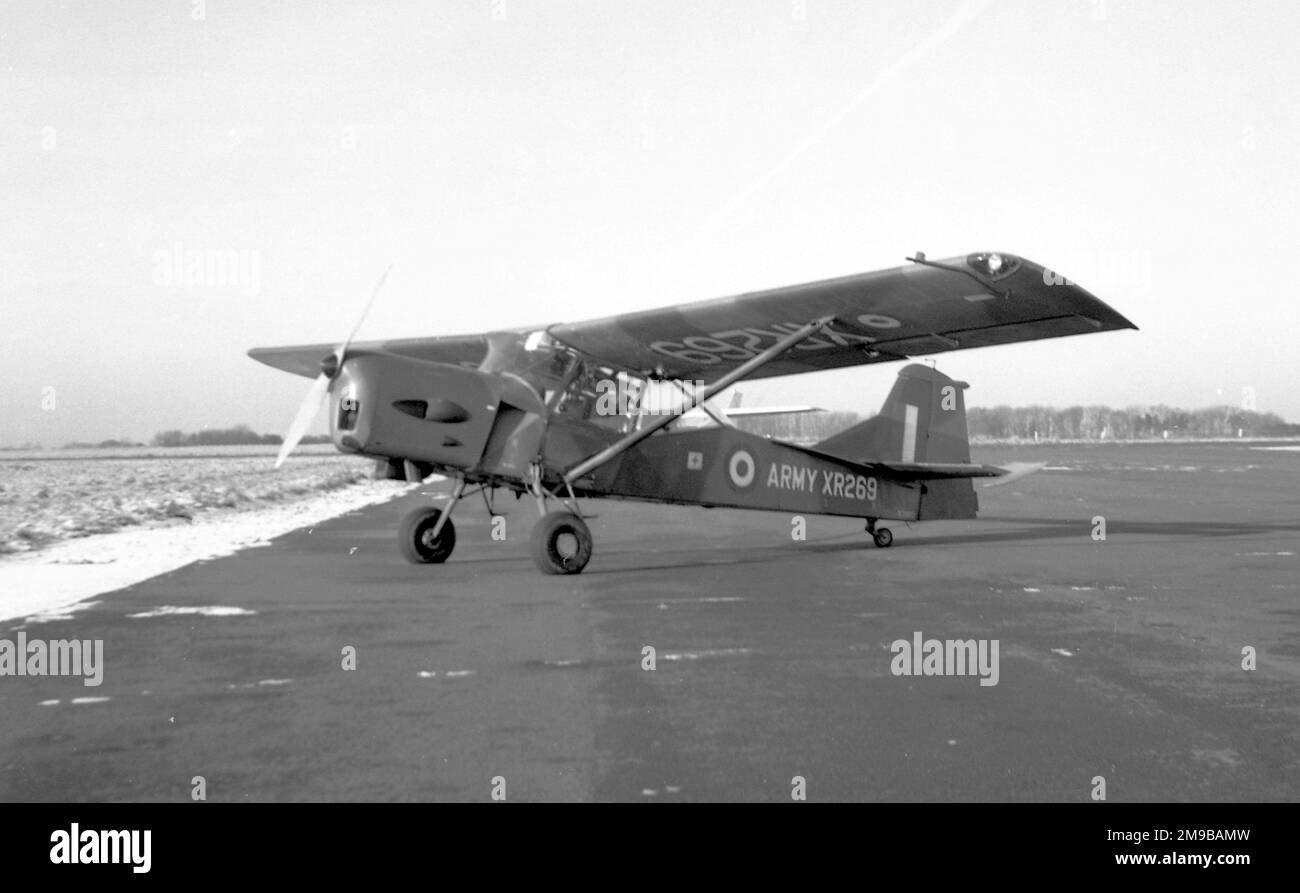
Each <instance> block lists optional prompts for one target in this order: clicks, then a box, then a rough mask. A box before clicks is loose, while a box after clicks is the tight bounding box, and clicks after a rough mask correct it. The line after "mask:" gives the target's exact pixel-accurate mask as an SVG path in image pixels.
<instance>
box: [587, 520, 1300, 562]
mask: <svg viewBox="0 0 1300 893" xmlns="http://www.w3.org/2000/svg"><path fill="white" fill-rule="evenodd" d="M980 520H981V521H983V522H993V523H996V524H999V525H1002V524H1009V525H1018V526H1017V527H1016V528H1015V529H1009V530H1008V529H995V530H989V531H987V532H979V531H976V532H970V533H946V534H945V533H939V534H935V535H933V536H906V535H904V536H899V537H896V538H895V540H894V545H893V546H892V547H891V550H892V549H908V548H915V547H918V546H940V547H942V546H959V545H971V544H976V545H978V544H988V543H1032V542H1036V541H1041V542H1043V543H1046V541H1048V540H1061V539H1067V538H1078V539H1080V540H1081V541H1083V540H1089V541H1090V537H1091V532H1092V524H1091V523H1090V522H1089V520H1088V519H1077V518H1023V517H1021V518H1011V517H984V518H981V519H980ZM1276 533H1286V534H1300V520H1297V521H1277V522H1253V521H1250V522H1240V521H1214V520H1208V519H1207V520H1203V521H1124V520H1119V519H1109V518H1108V519H1107V523H1106V536H1107V539H1108V540H1113V539H1114V538H1115V537H1123V536H1130V537H1134V536H1136V537H1144V538H1146V537H1152V538H1159V537H1186V538H1191V539H1219V538H1224V537H1240V536H1251V535H1261V534H1276ZM868 549H871V550H874V547H873V546H872V545H871V542H870V540H868V539H867V538H866V534H865V533H863V534H857V533H848V534H841V535H839V536H834V537H826V538H823V539H817V540H811V541H808V542H804V543H790V544H782V545H780V546H776V547H773V546H765V547H756V546H741V547H738V548H735V549H728V548H718V547H715V548H713V549H709V550H703V549H685V550H682V551H680V552H674V551H667V550H665V551H663V552H661V553H659V554H662V555H663V556H664V557H665V560H664V561H663V562H662V563H655V564H639V565H635V566H629V565H622V564H615V563H614V561H610V562H608V563H602V566H601V567H590V568H588V569H587V571H586V572H585V576H592V575H599V574H619V573H634V572H637V571H661V570H664V569H667V568H672V569H682V568H700V567H718V566H725V565H740V564H762V563H765V562H774V561H786V560H787V559H788V558H789V557H790V556H791V555H792V554H795V553H798V552H812V553H815V554H822V553H835V552H857V551H862V550H868ZM635 554H638V553H635V552H632V551H630V550H628V551H623V550H611V551H609V552H607V553H606V557H607V558H609V559H613V560H616V561H621V560H622V559H625V558H628V557H629V556H633V555H635ZM693 555H712V556H714V557H713V558H712V559H706V560H701V561H690V560H685V561H683V560H682V559H683V558H687V557H688V556H693ZM611 564H613V566H611Z"/></svg>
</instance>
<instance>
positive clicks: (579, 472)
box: [564, 316, 835, 486]
mask: <svg viewBox="0 0 1300 893" xmlns="http://www.w3.org/2000/svg"><path fill="white" fill-rule="evenodd" d="M834 320H835V317H833V316H824V317H822V318H821V319H815V320H813V321H812V322H810V323H808V325H806V326H804V327H803V328H801V329H799V330H798V331H797V332H792V333H790V335H788V336H787V337H785V338H783V339H781V340H780V341H778V342H777V343H776V344H773V345H772V346H771V347H769V348H768V349H767V350H765V351H763V352H762V353H760V354H759V355H758V356H755V357H751V358H749V359H748V360H746V361H745V362H743V363H741V364H740V365H739V366H737V367H736V368H735V369H732V370H731V371H730V372H728V373H727V374H726V375H724V376H722V377H721V378H719V379H718V380H717V381H715V382H713V384H711V385H709V386H708V387H707V388H705V389H704V390H703V391H700V392H699V393H697V394H692V395H688V399H687V401H686V403H684V404H682V406H680V407H678V409H677V411H676V412H672V413H667V414H664V415H661V416H659V417H658V418H656V419H655V420H654V421H653V422H651V423H650V424H648V425H646V426H645V427H644V428H642V429H641V430H639V431H633V432H632V433H631V434H628V435H626V436H625V437H623V438H622V439H621V440H618V441H615V442H614V443H612V444H610V445H609V446H607V447H605V448H604V449H603V450H601V451H600V452H599V453H596V454H595V455H594V456H591V457H589V458H587V459H584V460H582V461H581V462H579V463H578V464H577V465H575V466H573V467H572V468H570V469H569V470H568V471H567V472H565V474H564V482H565V483H566V484H569V485H570V486H571V485H572V484H573V482H574V481H576V480H577V479H578V478H580V477H582V476H583V475H586V474H589V473H590V472H592V471H594V470H595V469H597V468H599V467H600V466H602V465H604V464H605V463H606V462H608V461H610V460H611V459H614V458H616V457H618V456H620V455H622V454H623V453H625V452H627V451H628V450H629V449H631V448H632V447H634V446H636V445H637V444H638V443H640V442H641V441H643V440H645V439H646V438H647V437H649V436H650V435H651V434H654V433H655V432H656V431H658V430H659V429H660V428H662V427H664V426H665V425H667V424H669V423H671V422H672V421H673V420H674V419H677V418H679V417H680V416H682V415H683V414H685V413H687V412H690V411H691V410H692V409H694V408H695V407H696V406H699V405H700V404H702V403H704V401H706V400H710V399H712V398H713V397H714V396H715V395H716V394H718V393H720V392H721V391H724V390H726V389H727V388H729V387H731V386H732V385H733V384H735V383H736V382H738V381H740V380H741V379H742V378H744V377H745V376H746V375H749V374H750V373H751V372H753V371H754V370H756V369H758V368H759V367H760V366H764V365H766V364H768V363H770V362H772V360H775V359H776V358H777V357H779V356H780V355H781V354H783V353H785V352H786V351H787V350H789V349H790V348H792V347H794V346H795V345H796V344H799V343H800V342H802V341H806V340H807V339H809V338H811V337H812V336H813V335H816V334H817V333H818V332H820V331H821V330H822V329H824V328H826V327H827V326H828V325H830V324H831V323H832V322H834ZM683 393H685V391H683Z"/></svg>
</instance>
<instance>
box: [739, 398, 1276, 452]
mask: <svg viewBox="0 0 1300 893" xmlns="http://www.w3.org/2000/svg"><path fill="white" fill-rule="evenodd" d="M862 418H863V417H862V416H859V415H857V414H856V413H852V412H811V413H802V414H798V415H784V416H756V417H753V418H739V419H737V420H736V423H737V427H739V428H741V429H742V430H744V431H749V432H751V433H753V434H759V435H767V436H771V437H774V438H777V439H779V440H791V441H796V442H802V443H815V442H816V441H818V440H823V439H825V438H827V437H830V436H831V435H832V434H836V433H838V432H840V431H843V430H844V429H845V428H847V427H849V426H850V425H853V424H855V423H856V422H858V421H861V420H862ZM966 425H967V428H968V430H969V431H970V437H971V440H1017V439H1018V440H1098V441H1102V440H1149V439H1162V438H1165V437H1168V438H1182V439H1198V438H1224V437H1297V436H1300V425H1297V424H1292V423H1289V422H1287V421H1286V420H1284V419H1283V418H1282V417H1281V416H1279V415H1277V414H1276V413H1271V412H1255V411H1253V410H1248V409H1239V408H1237V407H1234V406H1210V407H1206V408H1204V409H1177V408H1175V407H1172V406H1163V405H1161V406H1130V407H1128V408H1127V409H1112V408H1111V407H1109V406H1069V407H1066V408H1064V409H1058V408H1055V407H1051V406H990V407H985V406H975V407H971V408H970V409H968V410H967V411H966Z"/></svg>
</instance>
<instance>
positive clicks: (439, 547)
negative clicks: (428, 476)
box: [397, 508, 456, 564]
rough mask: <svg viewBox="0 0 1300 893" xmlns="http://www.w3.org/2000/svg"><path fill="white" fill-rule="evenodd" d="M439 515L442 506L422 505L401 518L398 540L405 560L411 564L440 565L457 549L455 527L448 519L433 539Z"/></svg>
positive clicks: (440, 515)
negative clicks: (427, 506)
mask: <svg viewBox="0 0 1300 893" xmlns="http://www.w3.org/2000/svg"><path fill="white" fill-rule="evenodd" d="M440 517H442V510H441V509H435V508H421V509H416V510H415V511H413V512H411V513H410V514H409V515H407V516H406V517H405V518H403V519H402V526H401V528H399V530H398V532H397V542H398V544H399V545H400V546H401V547H402V556H403V557H405V558H406V560H407V561H409V562H411V563H412V564H442V563H443V562H444V561H446V560H447V559H448V558H449V557H450V556H451V552H452V550H453V549H455V548H456V528H455V526H454V525H453V524H452V523H451V519H450V518H448V519H447V523H446V524H443V525H442V530H440V531H438V539H436V540H434V539H433V526H434V525H435V524H437V523H438V518H440Z"/></svg>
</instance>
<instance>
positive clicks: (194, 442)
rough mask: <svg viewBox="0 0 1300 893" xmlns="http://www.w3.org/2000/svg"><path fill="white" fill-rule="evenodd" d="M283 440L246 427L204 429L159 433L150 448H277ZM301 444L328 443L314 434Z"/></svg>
mask: <svg viewBox="0 0 1300 893" xmlns="http://www.w3.org/2000/svg"><path fill="white" fill-rule="evenodd" d="M283 442H284V438H283V437H281V436H280V435H279V434H258V433H257V432H256V431H254V430H253V429H252V428H250V427H249V426H247V425H236V426H235V427H233V428H204V429H202V430H201V431H190V432H185V431H178V430H171V431H159V432H158V433H157V434H155V435H154V436H153V440H152V441H151V442H150V444H149V445H150V446H156V447H187V446H250V445H262V444H267V445H271V446H279V445H280V444H281V443H283ZM302 442H303V443H329V442H330V439H329V437H328V436H327V435H324V434H314V435H310V436H307V437H304V438H303V439H302Z"/></svg>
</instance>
